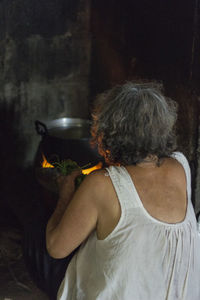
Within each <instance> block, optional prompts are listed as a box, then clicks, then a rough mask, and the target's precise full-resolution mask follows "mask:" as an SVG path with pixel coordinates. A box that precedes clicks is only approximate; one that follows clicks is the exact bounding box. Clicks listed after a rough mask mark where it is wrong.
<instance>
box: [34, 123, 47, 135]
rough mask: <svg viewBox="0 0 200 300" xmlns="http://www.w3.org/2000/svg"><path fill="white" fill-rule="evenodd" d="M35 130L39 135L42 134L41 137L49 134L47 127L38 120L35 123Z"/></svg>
mask: <svg viewBox="0 0 200 300" xmlns="http://www.w3.org/2000/svg"><path fill="white" fill-rule="evenodd" d="M35 129H36V131H37V133H38V134H40V135H41V136H45V135H47V134H48V129H47V127H46V125H45V124H44V123H42V122H40V121H38V120H36V121H35Z"/></svg>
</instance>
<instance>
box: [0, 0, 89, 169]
mask: <svg viewBox="0 0 200 300" xmlns="http://www.w3.org/2000/svg"><path fill="white" fill-rule="evenodd" d="M89 9H90V7H89V1H84V0H66V1H63V0H59V1H53V0H45V1H44V0H43V1H32V0H11V1H6V0H5V1H1V2H0V49H1V50H0V116H1V130H0V132H1V133H0V134H1V135H0V137H1V141H2V142H3V147H4V151H3V150H2V152H3V153H1V157H3V162H4V163H5V160H6V164H9V162H8V157H7V156H8V155H9V156H10V157H11V160H12V156H14V160H13V164H15V163H17V164H18V165H23V166H27V165H29V164H31V163H32V161H33V157H34V155H35V152H36V149H37V147H38V142H39V140H40V137H39V136H37V134H36V131H35V128H34V121H35V120H36V119H39V120H51V119H55V118H59V117H81V118H87V117H88V94H89V90H88V85H89V71H90V35H89V18H90V11H89ZM4 152H6V153H4Z"/></svg>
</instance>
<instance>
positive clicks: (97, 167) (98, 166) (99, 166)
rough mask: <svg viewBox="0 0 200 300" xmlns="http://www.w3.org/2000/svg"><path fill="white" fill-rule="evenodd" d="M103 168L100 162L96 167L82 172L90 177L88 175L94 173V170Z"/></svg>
mask: <svg viewBox="0 0 200 300" xmlns="http://www.w3.org/2000/svg"><path fill="white" fill-rule="evenodd" d="M101 168H102V163H101V162H99V163H98V164H97V165H96V166H94V167H92V168H89V169H84V170H82V173H83V174H84V175H88V174H90V173H91V172H92V171H94V170H99V169H101Z"/></svg>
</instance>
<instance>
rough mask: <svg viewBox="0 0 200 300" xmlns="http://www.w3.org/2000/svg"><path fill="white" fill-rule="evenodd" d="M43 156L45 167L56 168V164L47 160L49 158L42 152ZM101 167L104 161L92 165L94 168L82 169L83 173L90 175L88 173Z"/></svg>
mask: <svg viewBox="0 0 200 300" xmlns="http://www.w3.org/2000/svg"><path fill="white" fill-rule="evenodd" d="M42 158H43V162H42V167H43V168H54V166H53V165H51V164H50V163H49V162H48V161H47V159H46V157H45V156H44V154H42ZM101 168H102V162H99V163H98V164H97V165H96V166H94V167H92V168H88V169H83V170H82V173H83V174H84V175H88V174H90V173H91V172H92V171H94V170H99V169H101Z"/></svg>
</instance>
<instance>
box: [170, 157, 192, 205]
mask: <svg viewBox="0 0 200 300" xmlns="http://www.w3.org/2000/svg"><path fill="white" fill-rule="evenodd" d="M171 157H172V158H174V159H176V160H177V161H178V162H179V163H180V164H181V165H182V167H183V169H184V171H185V176H186V182H187V197H188V201H191V172H190V166H189V163H188V160H187V158H186V157H185V156H184V154H183V153H181V152H173V154H172V155H171Z"/></svg>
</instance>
